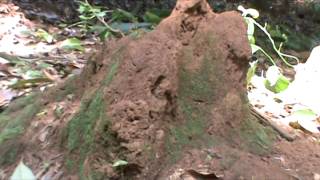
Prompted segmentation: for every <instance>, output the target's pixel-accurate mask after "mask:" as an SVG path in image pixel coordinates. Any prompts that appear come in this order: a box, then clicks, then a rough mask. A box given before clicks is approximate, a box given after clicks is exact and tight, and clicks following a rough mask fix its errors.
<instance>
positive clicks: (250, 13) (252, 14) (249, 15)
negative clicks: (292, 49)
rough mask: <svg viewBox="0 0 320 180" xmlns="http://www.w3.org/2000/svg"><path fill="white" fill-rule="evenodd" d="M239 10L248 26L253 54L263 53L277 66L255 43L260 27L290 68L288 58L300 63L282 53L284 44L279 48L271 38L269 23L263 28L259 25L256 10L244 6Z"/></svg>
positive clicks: (293, 57) (295, 58)
mask: <svg viewBox="0 0 320 180" xmlns="http://www.w3.org/2000/svg"><path fill="white" fill-rule="evenodd" d="M238 10H239V11H241V12H242V16H243V18H244V19H245V21H246V23H247V24H248V31H247V34H248V38H249V43H250V46H251V49H252V54H254V53H256V52H257V51H261V52H262V53H263V54H264V55H265V56H266V57H267V58H268V59H269V60H270V61H271V63H272V64H273V65H276V63H275V61H274V59H273V58H272V57H271V56H270V55H269V54H268V53H267V52H266V51H265V50H263V49H262V48H261V47H260V46H258V45H256V42H255V37H254V32H255V26H256V27H258V28H259V29H260V30H261V31H262V32H263V33H264V34H265V35H266V36H267V37H268V39H269V40H270V42H271V45H272V48H273V50H274V51H275V52H276V54H277V55H278V57H279V58H280V59H281V60H282V61H283V62H284V63H285V64H286V65H288V66H290V67H293V65H292V64H290V63H289V62H288V61H287V60H286V58H292V59H294V60H296V61H297V62H298V63H299V59H298V58H297V57H295V56H292V55H289V54H285V53H282V52H281V48H282V45H283V44H282V43H280V45H279V47H277V46H276V43H275V41H274V40H273V38H272V37H271V35H270V33H269V32H268V30H267V23H266V24H265V25H264V26H262V25H261V24H259V23H258V22H257V21H256V20H255V19H257V18H258V17H259V12H258V11H257V10H255V9H251V8H250V9H245V8H244V7H243V6H239V7H238Z"/></svg>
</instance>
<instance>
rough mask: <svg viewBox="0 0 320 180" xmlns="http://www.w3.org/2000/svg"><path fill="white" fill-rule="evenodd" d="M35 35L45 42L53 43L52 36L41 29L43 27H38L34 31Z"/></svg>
mask: <svg viewBox="0 0 320 180" xmlns="http://www.w3.org/2000/svg"><path fill="white" fill-rule="evenodd" d="M35 36H36V37H37V38H39V39H40V40H44V41H45V42H47V43H49V44H50V43H53V41H54V37H53V35H51V34H49V33H48V32H47V31H45V30H43V29H38V30H37V31H36V32H35Z"/></svg>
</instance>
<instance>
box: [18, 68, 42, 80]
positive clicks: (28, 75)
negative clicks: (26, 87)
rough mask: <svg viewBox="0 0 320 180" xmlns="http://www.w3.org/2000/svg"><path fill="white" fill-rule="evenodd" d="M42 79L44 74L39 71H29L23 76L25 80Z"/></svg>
mask: <svg viewBox="0 0 320 180" xmlns="http://www.w3.org/2000/svg"><path fill="white" fill-rule="evenodd" d="M42 77H43V74H42V72H41V71H37V70H29V71H27V72H26V73H25V74H24V75H23V78H24V79H34V78H42Z"/></svg>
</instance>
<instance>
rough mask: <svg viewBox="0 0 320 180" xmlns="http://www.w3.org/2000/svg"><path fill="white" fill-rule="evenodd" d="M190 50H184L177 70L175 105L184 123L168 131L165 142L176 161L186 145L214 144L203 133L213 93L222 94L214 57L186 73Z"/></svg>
mask: <svg viewBox="0 0 320 180" xmlns="http://www.w3.org/2000/svg"><path fill="white" fill-rule="evenodd" d="M192 51H193V50H192V49H190V48H188V49H185V51H184V52H185V54H184V55H183V56H182V57H183V62H182V64H181V65H180V70H179V80H180V81H179V90H178V105H179V110H180V112H181V114H182V116H183V117H184V120H185V123H184V124H183V125H181V124H180V125H179V126H175V127H173V128H171V130H170V137H169V138H168V140H167V142H166V144H167V150H168V151H169V153H170V154H171V159H173V160H176V159H178V158H179V156H180V153H181V152H182V149H183V148H184V147H186V146H188V147H199V146H201V145H204V146H208V145H212V144H214V143H215V138H214V137H210V136H209V135H208V134H207V132H206V125H207V122H208V120H209V119H210V116H211V114H210V110H211V108H212V105H213V103H214V102H215V100H216V99H217V96H218V93H217V90H219V91H223V87H218V86H219V84H221V81H223V78H222V77H220V76H219V73H220V70H219V69H218V68H219V65H217V64H215V62H216V61H215V58H216V57H214V56H213V55H210V54H207V55H206V56H205V57H204V58H203V60H202V64H201V65H200V68H199V69H198V70H194V69H193V70H188V69H187V68H186V67H188V64H189V63H190V62H191V61H192V57H193V55H192ZM218 78H221V79H218ZM220 94H221V93H220Z"/></svg>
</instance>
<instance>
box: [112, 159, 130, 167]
mask: <svg viewBox="0 0 320 180" xmlns="http://www.w3.org/2000/svg"><path fill="white" fill-rule="evenodd" d="M126 165H128V162H127V161H124V160H118V161H116V162H115V163H113V165H112V167H120V166H126Z"/></svg>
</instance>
